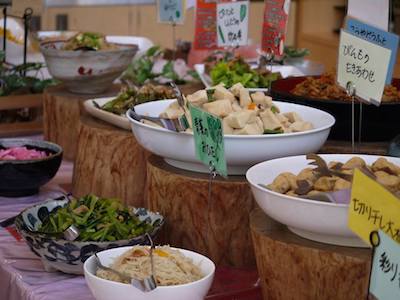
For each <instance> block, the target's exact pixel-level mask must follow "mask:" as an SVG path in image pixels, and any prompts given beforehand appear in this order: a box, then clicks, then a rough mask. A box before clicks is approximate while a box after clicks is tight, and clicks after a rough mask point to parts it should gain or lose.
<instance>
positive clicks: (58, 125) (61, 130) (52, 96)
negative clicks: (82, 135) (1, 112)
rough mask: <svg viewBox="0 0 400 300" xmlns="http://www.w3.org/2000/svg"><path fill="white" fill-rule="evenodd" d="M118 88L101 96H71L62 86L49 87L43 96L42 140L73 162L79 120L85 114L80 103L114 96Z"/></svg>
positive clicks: (112, 88) (114, 87) (111, 89)
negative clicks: (59, 148) (56, 147)
mask: <svg viewBox="0 0 400 300" xmlns="http://www.w3.org/2000/svg"><path fill="white" fill-rule="evenodd" d="M119 89H120V87H119V86H117V85H114V86H112V87H111V88H110V89H109V90H108V91H107V92H105V93H104V94H101V95H83V94H73V93H71V92H69V91H67V89H66V88H65V87H64V86H63V85H57V86H53V87H49V88H47V89H46V90H45V91H44V95H43V133H44V139H45V140H48V141H51V142H54V143H56V144H58V145H60V146H61V147H62V148H63V149H64V159H67V160H72V161H73V160H74V159H75V155H76V150H77V149H76V145H77V143H78V133H79V132H78V130H79V118H80V116H81V115H83V114H85V111H84V108H83V105H82V103H83V102H84V101H85V100H88V99H94V98H100V97H109V96H115V95H116V94H117V93H118V91H119Z"/></svg>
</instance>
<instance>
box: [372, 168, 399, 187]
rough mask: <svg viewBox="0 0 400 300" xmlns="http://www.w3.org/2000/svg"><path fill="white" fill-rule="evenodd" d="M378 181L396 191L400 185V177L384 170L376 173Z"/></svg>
mask: <svg viewBox="0 0 400 300" xmlns="http://www.w3.org/2000/svg"><path fill="white" fill-rule="evenodd" d="M374 174H375V176H376V181H378V182H379V183H380V184H382V185H383V186H385V187H386V188H387V189H388V190H389V191H391V192H396V191H397V190H398V187H399V186H400V178H399V177H397V176H395V175H390V174H388V173H386V172H384V171H377V172H375V173H374Z"/></svg>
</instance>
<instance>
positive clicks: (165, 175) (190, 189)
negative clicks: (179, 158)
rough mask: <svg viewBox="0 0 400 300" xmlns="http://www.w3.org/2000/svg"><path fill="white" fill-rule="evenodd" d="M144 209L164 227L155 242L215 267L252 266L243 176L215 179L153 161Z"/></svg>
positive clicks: (250, 200) (251, 203)
mask: <svg viewBox="0 0 400 300" xmlns="http://www.w3.org/2000/svg"><path fill="white" fill-rule="evenodd" d="M146 186H147V188H146V191H147V196H146V201H147V203H148V207H149V208H150V209H151V210H153V211H158V212H160V213H161V214H162V215H163V216H164V217H165V218H166V223H165V225H164V227H165V228H164V230H163V232H162V234H161V236H160V238H161V239H160V241H161V242H163V243H167V244H170V245H172V246H174V247H181V248H186V249H189V250H193V251H196V252H199V253H202V254H204V255H206V256H208V257H209V258H210V259H212V260H213V261H214V262H215V263H216V264H217V265H225V266H233V267H250V266H253V267H254V266H255V259H254V252H253V248H252V243H251V238H250V229H249V213H250V211H251V210H252V209H253V208H254V206H255V201H254V199H253V196H252V194H251V190H250V187H249V185H248V183H247V181H246V178H245V177H244V176H230V177H229V179H228V180H225V179H223V178H220V177H216V178H215V179H214V180H213V182H212V186H211V199H209V195H208V193H209V175H208V174H202V173H195V172H189V171H185V170H181V169H178V168H175V167H172V166H170V165H168V164H167V163H166V162H165V161H164V160H163V159H162V158H160V157H158V156H154V155H152V156H150V157H149V159H148V163H147V184H146Z"/></svg>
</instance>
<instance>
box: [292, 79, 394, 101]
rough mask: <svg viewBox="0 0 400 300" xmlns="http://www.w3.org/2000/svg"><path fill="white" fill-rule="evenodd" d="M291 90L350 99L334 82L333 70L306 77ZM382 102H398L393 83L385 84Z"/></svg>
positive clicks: (301, 94) (301, 93) (305, 95)
mask: <svg viewBox="0 0 400 300" xmlns="http://www.w3.org/2000/svg"><path fill="white" fill-rule="evenodd" d="M291 92H292V93H293V94H294V95H297V96H304V97H310V98H315V99H332V100H344V101H351V98H350V97H349V96H348V95H347V93H346V91H345V90H344V89H342V88H340V87H339V85H338V84H337V83H336V74H335V73H334V72H330V73H325V74H323V75H321V76H320V77H318V78H315V77H308V78H307V79H306V80H304V81H303V82H301V83H299V84H298V85H296V87H295V88H294V89H293V90H292V91H291ZM382 102H383V103H385V102H386V103H387V102H400V91H399V90H398V89H397V88H396V87H395V86H393V85H387V86H386V87H385V90H384V93H383V96H382Z"/></svg>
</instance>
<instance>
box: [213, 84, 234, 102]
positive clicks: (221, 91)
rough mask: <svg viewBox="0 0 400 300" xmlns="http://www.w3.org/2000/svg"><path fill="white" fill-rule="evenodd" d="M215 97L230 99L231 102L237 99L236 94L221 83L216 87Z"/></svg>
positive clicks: (216, 98) (217, 98)
mask: <svg viewBox="0 0 400 300" xmlns="http://www.w3.org/2000/svg"><path fill="white" fill-rule="evenodd" d="M214 98H215V100H224V99H229V100H230V101H231V102H233V101H235V100H236V98H235V96H234V95H233V94H232V93H231V92H230V91H229V90H227V89H226V88H225V87H223V86H221V85H218V86H216V87H215V91H214Z"/></svg>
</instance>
